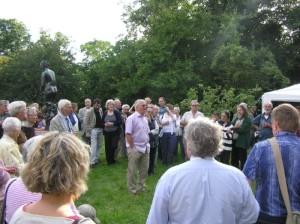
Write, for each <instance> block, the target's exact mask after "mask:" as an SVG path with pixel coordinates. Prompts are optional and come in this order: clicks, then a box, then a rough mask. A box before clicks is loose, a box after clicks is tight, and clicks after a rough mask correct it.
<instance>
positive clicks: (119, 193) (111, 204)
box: [75, 148, 184, 224]
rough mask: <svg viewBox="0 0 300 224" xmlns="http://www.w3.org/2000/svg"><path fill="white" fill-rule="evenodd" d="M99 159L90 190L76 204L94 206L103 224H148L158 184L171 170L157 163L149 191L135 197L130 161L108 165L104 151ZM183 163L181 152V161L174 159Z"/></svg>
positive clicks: (92, 170)
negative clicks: (129, 188)
mask: <svg viewBox="0 0 300 224" xmlns="http://www.w3.org/2000/svg"><path fill="white" fill-rule="evenodd" d="M100 160H101V163H100V164H98V166H96V167H95V168H93V169H91V170H90V173H89V180H88V187H89V190H88V191H87V192H86V193H85V194H84V195H82V196H81V197H80V198H79V199H78V200H77V201H76V202H75V204H76V206H79V205H81V204H85V203H88V204H91V205H92V206H94V207H95V208H96V210H97V217H98V218H99V219H100V221H101V224H122V223H124V224H141V223H146V220H147V216H148V213H149V210H150V206H151V203H152V198H153V194H154V191H155V186H156V183H157V181H158V180H159V178H160V176H161V175H162V174H163V173H164V172H165V171H166V170H167V169H168V167H166V166H165V165H161V161H160V160H158V162H157V167H156V168H155V175H154V176H149V177H148V178H147V180H146V186H147V188H148V189H149V192H145V193H141V194H138V195H136V196H133V195H131V194H130V193H129V192H128V191H127V180H126V174H127V164H128V159H127V158H121V157H119V158H118V163H117V164H116V165H113V166H108V165H107V164H106V162H105V157H104V148H102V150H101V156H100ZM182 162H184V160H182V159H181V158H180V153H179V159H178V158H175V162H174V165H176V164H179V163H182Z"/></svg>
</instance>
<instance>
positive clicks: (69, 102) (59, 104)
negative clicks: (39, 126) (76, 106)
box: [58, 99, 72, 110]
mask: <svg viewBox="0 0 300 224" xmlns="http://www.w3.org/2000/svg"><path fill="white" fill-rule="evenodd" d="M68 105H70V106H71V105H72V104H71V101H70V100H66V99H62V100H60V101H59V102H58V109H59V110H61V109H62V108H63V107H65V106H68Z"/></svg>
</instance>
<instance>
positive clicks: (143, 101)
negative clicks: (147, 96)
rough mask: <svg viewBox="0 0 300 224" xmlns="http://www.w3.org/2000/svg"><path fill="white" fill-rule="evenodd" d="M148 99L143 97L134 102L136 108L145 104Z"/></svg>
mask: <svg viewBox="0 0 300 224" xmlns="http://www.w3.org/2000/svg"><path fill="white" fill-rule="evenodd" d="M145 103H146V101H145V100H143V99H138V100H136V101H135V102H134V108H135V109H137V107H138V106H139V105H140V104H145Z"/></svg>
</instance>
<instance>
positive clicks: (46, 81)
mask: <svg viewBox="0 0 300 224" xmlns="http://www.w3.org/2000/svg"><path fill="white" fill-rule="evenodd" d="M40 67H41V69H43V70H44V71H43V73H42V80H41V81H42V82H41V92H42V93H43V94H44V97H45V100H46V103H47V102H54V100H55V97H56V94H57V87H56V79H55V73H54V72H53V71H52V70H51V69H49V68H48V63H47V62H46V61H42V62H41V64H40Z"/></svg>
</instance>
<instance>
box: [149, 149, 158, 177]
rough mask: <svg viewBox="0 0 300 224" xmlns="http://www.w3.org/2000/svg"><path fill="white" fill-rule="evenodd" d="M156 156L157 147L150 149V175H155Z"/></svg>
mask: <svg viewBox="0 0 300 224" xmlns="http://www.w3.org/2000/svg"><path fill="white" fill-rule="evenodd" d="M155 154H156V147H155V148H150V155H149V157H150V158H149V169H148V174H153V173H154V162H155Z"/></svg>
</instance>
